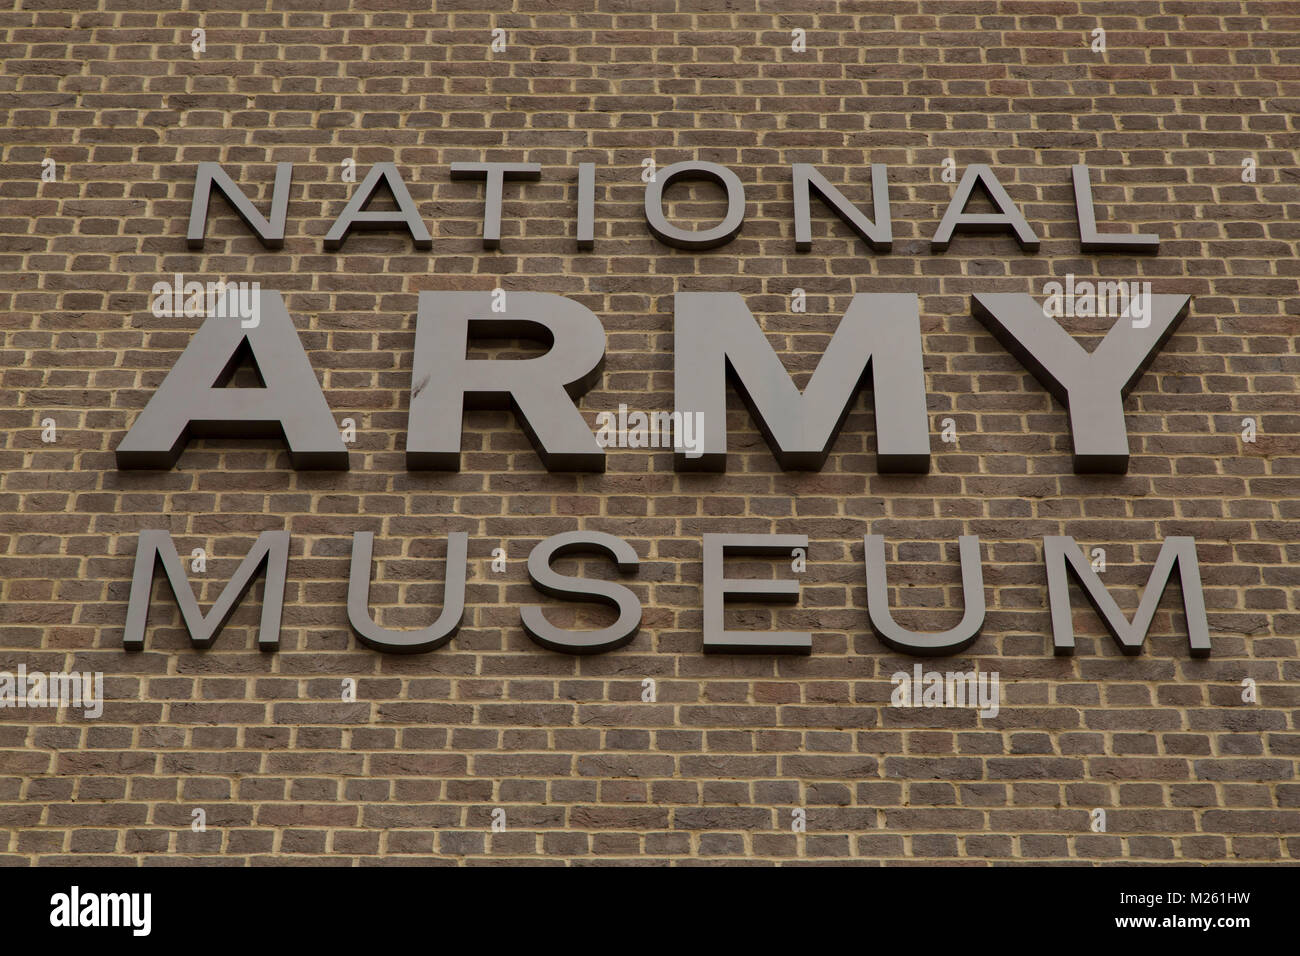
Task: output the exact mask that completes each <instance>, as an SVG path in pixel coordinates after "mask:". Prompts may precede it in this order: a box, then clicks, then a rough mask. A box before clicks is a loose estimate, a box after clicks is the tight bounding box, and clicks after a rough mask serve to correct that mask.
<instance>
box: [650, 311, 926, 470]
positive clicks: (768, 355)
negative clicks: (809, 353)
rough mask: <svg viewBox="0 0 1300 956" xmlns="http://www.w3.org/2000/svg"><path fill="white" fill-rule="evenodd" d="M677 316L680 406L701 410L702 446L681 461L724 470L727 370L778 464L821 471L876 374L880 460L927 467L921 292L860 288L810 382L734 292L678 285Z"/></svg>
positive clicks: (894, 466)
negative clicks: (796, 375)
mask: <svg viewBox="0 0 1300 956" xmlns="http://www.w3.org/2000/svg"><path fill="white" fill-rule="evenodd" d="M675 311H676V317H675V319H674V342H673V353H674V356H675V357H674V363H675V365H674V379H673V380H674V388H675V390H676V398H675V401H676V411H679V412H682V413H683V414H686V413H690V412H699V413H701V415H702V421H703V426H704V427H703V435H702V439H703V441H702V449H703V454H702V455H701V456H700V457H698V458H696V459H693V460H692V459H688V458H687V457H686V456H685V455H684V454H683V453H681V452H680V451H679V452H678V454H677V456H676V457H677V467H678V468H699V469H702V470H706V471H722V470H724V469H725V467H726V459H727V396H726V372H727V371H728V370H730V372H731V374H732V378H733V381H734V383H735V385H736V388H737V391H739V392H740V394H741V397H742V398H743V399H744V400H745V402H746V404H747V405H748V407H749V410H750V414H752V415H753V417H754V420H755V422H756V423H757V425H758V427H759V429H760V430H761V431H762V433H763V437H764V438H765V439H766V440H767V443H768V446H769V447H770V448H771V449H772V452H773V454H775V456H776V459H777V462H778V463H779V464H780V465H781V467H782V468H803V469H814V470H815V469H818V468H820V467H821V466H822V464H823V463H824V462H825V461H826V458H827V456H828V455H829V454H830V450H831V445H832V444H833V443H834V441H835V436H836V434H837V433H838V432H839V430H840V426H841V425H842V424H843V423H844V419H845V418H846V417H847V416H848V413H849V410H850V409H851V408H852V406H853V401H854V398H855V397H856V395H857V393H858V390H859V389H860V388H861V387H862V385H863V384H864V383H865V381H866V379H867V377H868V375H870V379H871V384H872V391H873V395H874V399H875V410H876V435H877V451H876V467H877V468H878V469H879V470H880V471H882V472H914V473H922V474H923V473H925V472H927V471H929V470H930V434H929V426H928V423H927V419H926V399H925V370H924V367H923V366H922V363H921V327H920V309H919V306H918V302H917V297H916V294H915V293H911V292H877V293H859V294H858V295H855V296H854V297H853V301H852V302H851V303H850V304H849V308H848V311H847V312H845V313H844V318H843V319H841V320H840V324H839V327H838V328H837V329H836V330H835V334H834V335H833V336H832V337H831V340H830V343H829V344H828V345H827V347H826V351H825V353H824V354H823V355H822V356H821V359H820V361H819V362H818V364H817V368H816V370H815V371H814V372H813V374H812V378H811V379H810V380H809V381H808V386H807V387H806V388H805V389H804V390H803V391H802V393H801V392H800V391H799V389H798V388H797V387H796V386H795V384H794V382H793V381H792V380H791V378H790V374H789V373H788V372H787V371H786V369H785V366H784V364H783V363H782V362H781V359H780V357H779V356H778V355H777V354H776V352H775V351H773V349H772V346H771V344H770V343H769V342H768V340H767V337H766V336H765V335H764V334H763V330H762V329H761V328H760V327H759V325H758V323H757V322H755V321H754V317H753V315H751V314H750V311H749V309H748V308H747V307H746V305H745V300H744V299H743V298H741V297H740V295H739V294H738V293H735V292H679V293H677V295H676V303H675Z"/></svg>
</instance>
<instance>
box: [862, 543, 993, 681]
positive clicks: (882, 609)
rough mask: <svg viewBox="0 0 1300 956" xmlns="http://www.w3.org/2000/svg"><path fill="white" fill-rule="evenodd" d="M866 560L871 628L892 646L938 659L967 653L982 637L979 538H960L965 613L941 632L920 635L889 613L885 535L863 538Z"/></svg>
mask: <svg viewBox="0 0 1300 956" xmlns="http://www.w3.org/2000/svg"><path fill="white" fill-rule="evenodd" d="M862 545H863V560H864V562H865V564H866V572H867V613H868V614H869V615H870V617H871V629H872V630H873V631H875V632H876V636H877V637H879V638H880V639H881V640H882V641H884V642H885V643H886V644H887V645H888V646H889V647H891V648H893V649H894V650H896V651H901V652H903V653H904V654H917V655H920V656H922V657H937V656H940V655H943V654H955V653H957V652H958V651H961V650H965V649H966V648H967V647H969V646H970V645H971V644H973V643H975V639H976V638H978V637H979V636H980V628H981V627H983V626H984V569H983V566H982V565H981V563H980V539H979V536H978V535H973V534H964V535H962V536H961V537H959V538H958V539H957V546H958V549H959V551H960V554H961V591H962V599H963V601H964V602H965V604H966V611H965V613H964V614H963V615H962V619H961V622H960V623H959V624H958V625H957V626H956V627H954V628H951V629H950V630H947V631H943V632H942V633H918V632H916V631H909V630H907V629H906V628H904V627H900V626H899V625H898V624H897V623H895V621H894V616H893V615H892V614H891V613H890V611H889V585H888V582H887V580H886V577H885V539H884V536H883V535H878V534H865V535H863V536H862Z"/></svg>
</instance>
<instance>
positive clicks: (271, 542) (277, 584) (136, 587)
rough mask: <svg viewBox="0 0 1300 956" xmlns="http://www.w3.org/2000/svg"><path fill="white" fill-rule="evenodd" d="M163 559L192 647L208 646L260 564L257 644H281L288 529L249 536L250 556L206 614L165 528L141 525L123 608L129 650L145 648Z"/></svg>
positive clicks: (268, 647)
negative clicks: (262, 585)
mask: <svg viewBox="0 0 1300 956" xmlns="http://www.w3.org/2000/svg"><path fill="white" fill-rule="evenodd" d="M159 564H162V567H163V571H164V572H165V573H166V575H167V582H168V584H170V585H171V589H172V594H174V595H175V597H176V603H177V605H178V606H179V607H180V609H181V619H182V620H183V621H184V622H185V629H186V630H187V631H188V632H189V635H190V642H191V643H192V644H193V645H194V646H195V647H211V646H212V643H213V641H215V640H216V639H217V635H218V634H220V633H221V629H222V628H223V627H225V626H226V622H227V621H228V620H230V616H231V615H232V614H234V613H235V608H236V607H237V606H238V605H239V602H240V601H242V600H243V599H244V595H246V594H247V593H248V590H249V588H251V587H252V586H253V579H254V578H255V577H256V576H257V572H258V570H259V569H260V568H261V567H262V566H263V565H265V566H266V592H265V594H264V595H263V597H262V621H261V624H260V625H259V627H258V630H257V646H258V647H259V648H261V649H262V650H264V651H274V650H278V649H279V647H280V609H281V607H282V606H283V605H284V582H285V577H286V574H287V571H288V565H289V532H288V531H263V532H262V533H261V534H260V535H259V536H258V538H257V540H256V541H255V542H253V547H252V549H250V550H249V552H248V556H247V557H245V558H244V560H243V561H242V562H241V563H240V565H239V567H238V568H237V569H236V570H235V574H234V576H233V577H232V578H231V579H230V583H229V584H227V585H226V587H225V589H224V590H222V592H221V595H220V596H219V597H218V598H217V600H216V603H215V604H213V605H212V609H211V610H210V611H208V613H207V614H204V613H203V612H202V611H200V610H199V602H198V601H197V600H196V599H195V597H194V592H193V590H191V588H190V582H189V578H188V577H187V576H186V574H185V566H184V565H183V564H182V563H181V559H180V556H179V555H177V553H176V545H175V544H173V543H172V536H171V532H169V531H141V532H140V540H139V543H138V544H137V545H136V550H135V571H134V573H133V574H132V575H131V596H130V598H129V599H128V603H127V609H126V629H125V631H124V632H123V635H122V645H123V646H124V647H125V648H126V649H127V650H133V651H138V650H143V649H144V631H145V624H146V622H147V620H148V616H149V596H150V592H151V591H152V590H153V579H154V575H155V574H156V572H157V570H158V565H159Z"/></svg>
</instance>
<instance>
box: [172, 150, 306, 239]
mask: <svg viewBox="0 0 1300 956" xmlns="http://www.w3.org/2000/svg"><path fill="white" fill-rule="evenodd" d="M292 182H293V163H276V166H275V189H274V191H273V192H272V193H271V218H270V219H269V220H268V219H264V218H263V217H262V214H261V213H260V212H258V211H257V208H256V207H255V206H254V205H253V204H252V203H251V202H250V201H249V199H248V197H247V196H245V195H244V193H243V190H241V189H240V188H239V187H238V186H237V185H236V184H235V181H234V180H233V179H231V178H230V175H229V174H228V173H227V172H226V171H225V170H224V169H222V168H221V166H220V164H218V163H199V171H198V173H197V175H195V177H194V198H193V199H192V200H191V201H190V225H189V228H188V229H187V230H186V233H185V244H186V245H187V246H189V247H190V248H191V249H202V248H203V236H204V233H205V232H206V231H207V225H208V198H209V197H210V196H211V195H212V187H213V186H216V187H217V190H218V191H219V192H220V193H221V194H222V195H223V196H225V197H226V199H227V201H229V203H230V204H231V205H232V206H234V207H235V212H237V213H239V218H240V219H242V220H244V222H245V224H247V226H248V228H249V229H252V230H253V232H254V233H256V234H257V238H258V239H260V240H262V245H264V246H266V248H268V249H281V248H283V247H284V220H285V216H286V214H287V213H288V211H289V186H290V184H291V183H292Z"/></svg>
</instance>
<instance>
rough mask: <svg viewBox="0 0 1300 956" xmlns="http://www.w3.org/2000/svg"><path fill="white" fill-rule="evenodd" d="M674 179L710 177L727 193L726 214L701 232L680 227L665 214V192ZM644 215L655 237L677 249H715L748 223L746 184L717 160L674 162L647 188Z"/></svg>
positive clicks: (647, 184)
mask: <svg viewBox="0 0 1300 956" xmlns="http://www.w3.org/2000/svg"><path fill="white" fill-rule="evenodd" d="M675 179H708V180H711V181H713V182H715V183H717V184H718V185H719V186H721V187H722V188H723V189H725V190H726V192H727V216H726V218H725V219H723V220H722V222H721V223H719V224H718V225H716V226H714V227H713V228H712V229H705V230H704V231H702V232H696V231H694V230H688V229H679V228H678V227H677V226H674V225H672V224H671V223H670V222H669V221H668V219H667V217H666V216H665V215H664V206H663V199H664V191H665V190H667V189H668V187H669V186H670V185H672V182H673V180H675ZM645 218H646V222H647V223H648V224H649V226H650V231H651V232H652V233H654V236H655V238H656V239H658V240H659V241H660V242H662V243H664V244H665V245H669V246H672V247H673V248H675V249H713V248H716V247H717V246H722V245H726V244H727V243H728V242H730V241H731V240H732V239H734V238H736V234H737V233H739V232H740V227H741V226H742V225H744V222H745V187H744V185H742V184H741V182H740V178H739V177H738V176H737V175H736V174H735V173H733V172H732V171H731V170H729V169H727V167H725V166H719V165H718V164H717V163H702V162H685V163H673V164H672V165H671V166H669V167H668V168H667V169H664V170H661V171H660V172H659V175H657V176H656V177H655V178H654V180H653V181H651V182H648V183H646V187H645Z"/></svg>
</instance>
